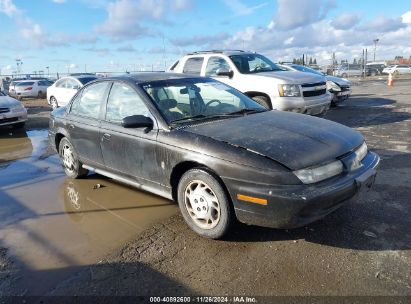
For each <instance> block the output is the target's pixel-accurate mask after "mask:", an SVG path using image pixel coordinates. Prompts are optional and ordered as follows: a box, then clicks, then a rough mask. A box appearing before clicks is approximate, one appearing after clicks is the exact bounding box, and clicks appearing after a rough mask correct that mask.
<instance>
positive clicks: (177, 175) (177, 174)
mask: <svg viewBox="0 0 411 304" xmlns="http://www.w3.org/2000/svg"><path fill="white" fill-rule="evenodd" d="M191 169H202V170H204V171H206V172H207V173H209V174H210V175H211V176H213V177H214V178H215V179H216V180H217V181H218V182H219V183H220V185H221V187H222V188H223V189H224V192H225V194H226V196H227V198H228V200H229V202H230V204H231V207H233V204H232V200H231V196H230V192H229V191H228V189H227V186H226V185H225V183H224V181H223V180H222V179H221V178H220V176H219V175H218V174H217V173H216V172H215V170H213V169H211V168H210V167H208V166H206V165H204V164H201V163H199V162H196V161H183V162H180V163H178V164H177V165H176V166H174V168H173V170H172V171H171V174H170V185H171V195H172V198H173V200H174V201H176V202H177V191H178V184H179V182H180V180H181V177H182V176H183V175H184V173H186V172H187V171H189V170H191Z"/></svg>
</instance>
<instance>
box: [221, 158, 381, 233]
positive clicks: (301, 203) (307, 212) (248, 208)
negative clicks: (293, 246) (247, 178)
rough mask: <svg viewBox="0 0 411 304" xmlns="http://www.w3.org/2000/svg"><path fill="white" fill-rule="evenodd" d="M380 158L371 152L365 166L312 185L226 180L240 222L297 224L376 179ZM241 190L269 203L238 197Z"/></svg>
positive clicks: (322, 214) (278, 225) (316, 216)
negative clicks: (262, 183) (254, 201)
mask: <svg viewBox="0 0 411 304" xmlns="http://www.w3.org/2000/svg"><path fill="white" fill-rule="evenodd" d="M379 161H380V158H379V157H378V155H377V154H375V153H373V152H368V154H367V156H366V157H365V158H364V159H363V161H362V167H360V168H359V169H357V170H355V171H351V172H347V173H342V174H341V175H339V176H336V177H333V178H331V179H329V180H325V181H322V182H319V183H316V184H312V185H261V184H251V183H249V182H248V183H246V182H244V181H242V182H240V181H236V180H225V183H226V185H227V187H228V188H229V192H230V194H231V197H232V200H233V203H234V209H235V214H236V216H237V219H238V220H239V221H240V222H243V223H246V224H250V225H257V226H264V227H272V228H285V229H287V228H296V227H301V226H305V225H307V224H309V223H311V222H314V221H316V220H319V219H321V218H323V217H325V216H326V215H327V214H329V213H331V212H333V211H334V210H336V209H338V208H339V207H341V206H342V205H343V204H344V203H346V202H348V201H349V200H350V199H353V198H354V197H355V196H356V194H358V193H359V191H360V190H366V189H370V188H371V186H372V185H373V183H374V180H375V176H376V173H377V172H376V169H377V167H378V164H379ZM238 194H241V195H246V196H251V197H258V198H261V199H262V200H266V202H267V203H266V204H258V203H252V202H247V201H243V200H240V199H238V196H237V195H238Z"/></svg>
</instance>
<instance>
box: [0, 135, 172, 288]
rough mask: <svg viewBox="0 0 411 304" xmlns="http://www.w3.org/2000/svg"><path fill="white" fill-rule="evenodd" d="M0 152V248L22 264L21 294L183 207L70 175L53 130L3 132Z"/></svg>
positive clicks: (44, 284)
mask: <svg viewBox="0 0 411 304" xmlns="http://www.w3.org/2000/svg"><path fill="white" fill-rule="evenodd" d="M0 159H1V162H0V247H6V248H8V249H9V253H10V255H11V257H12V259H13V260H15V261H16V264H17V265H18V268H19V273H18V274H19V278H18V280H17V281H16V283H15V284H16V288H15V289H14V290H19V292H22V293H26V294H30V295H33V294H34V295H36V294H37V295H39V294H42V293H44V292H45V291H47V290H49V289H50V288H52V287H54V286H55V285H56V283H57V282H58V281H60V280H62V279H64V278H66V277H67V276H68V275H69V274H72V273H73V272H76V271H78V269H79V267H82V266H85V265H90V264H95V263H97V262H98V261H99V259H101V258H102V257H104V256H105V255H107V254H108V253H110V252H111V251H112V250H115V249H116V248H120V247H121V246H122V245H123V244H124V243H125V242H127V241H128V240H130V239H133V238H135V237H136V236H137V235H138V233H140V232H142V231H143V230H145V229H147V228H148V227H150V226H151V225H153V223H155V222H158V221H161V220H162V219H165V218H168V217H170V216H171V215H173V214H175V213H176V212H177V210H178V209H177V208H178V207H177V206H176V204H174V203H172V202H170V201H168V200H165V199H163V198H160V197H158V196H154V195H151V194H148V193H146V192H142V191H138V190H136V189H134V188H130V187H128V186H125V185H122V184H120V183H116V182H114V181H112V180H110V179H106V178H104V177H102V176H99V175H90V176H88V177H87V178H86V179H81V180H72V179H69V178H66V176H65V175H64V173H63V171H62V169H61V166H60V163H59V159H58V156H57V155H55V154H54V155H53V154H50V152H48V151H47V131H29V132H27V133H26V136H20V137H16V138H8V137H0ZM97 184H100V187H95V185H97ZM0 292H1V291H0Z"/></svg>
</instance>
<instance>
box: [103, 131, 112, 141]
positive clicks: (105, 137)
mask: <svg viewBox="0 0 411 304" xmlns="http://www.w3.org/2000/svg"><path fill="white" fill-rule="evenodd" d="M110 138H111V135H110V134H108V133H104V134H103V138H102V139H103V140H110Z"/></svg>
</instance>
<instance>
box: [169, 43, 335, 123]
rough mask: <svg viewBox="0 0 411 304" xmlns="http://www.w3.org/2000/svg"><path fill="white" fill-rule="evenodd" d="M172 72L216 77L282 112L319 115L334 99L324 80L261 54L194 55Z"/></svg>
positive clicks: (173, 68)
mask: <svg viewBox="0 0 411 304" xmlns="http://www.w3.org/2000/svg"><path fill="white" fill-rule="evenodd" d="M169 71H170V72H176V73H187V74H194V75H201V76H206V77H212V78H214V79H217V80H219V81H221V82H224V83H226V84H228V85H230V86H232V87H234V88H236V89H237V90H239V91H241V92H243V93H244V94H245V95H247V96H249V97H251V98H252V99H254V100H255V101H257V102H258V103H260V104H261V105H263V106H265V107H266V108H270V109H277V110H281V111H292V112H298V113H306V114H311V115H319V114H322V113H324V112H326V111H327V110H328V108H329V107H330V102H331V98H332V96H331V94H330V93H329V92H328V91H327V88H326V81H325V78H324V77H322V76H320V75H315V74H308V73H300V72H293V71H285V70H283V69H282V68H280V67H278V66H277V65H276V64H274V63H273V62H272V61H271V60H269V59H268V58H266V57H264V56H262V55H260V54H256V53H250V52H244V51H206V52H195V53H190V54H187V55H186V56H184V57H183V58H181V59H180V60H178V61H177V62H175V63H174V64H173V65H172V66H171V68H170V69H169Z"/></svg>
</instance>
